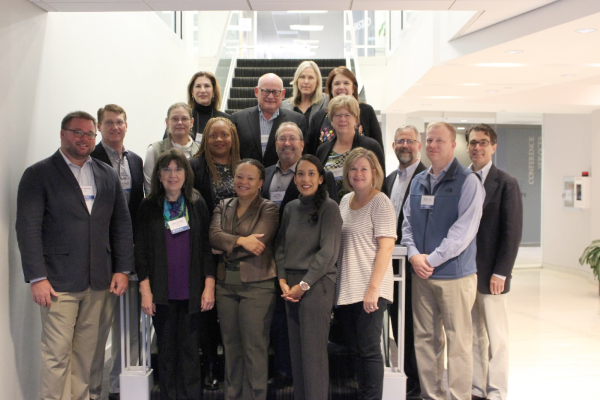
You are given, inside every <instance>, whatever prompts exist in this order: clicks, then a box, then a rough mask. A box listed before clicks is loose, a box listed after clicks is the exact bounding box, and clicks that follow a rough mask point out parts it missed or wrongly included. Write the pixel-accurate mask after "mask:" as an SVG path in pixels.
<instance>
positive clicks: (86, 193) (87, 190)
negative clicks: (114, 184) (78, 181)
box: [81, 186, 94, 201]
mask: <svg viewBox="0 0 600 400" xmlns="http://www.w3.org/2000/svg"><path fill="white" fill-rule="evenodd" d="M81 193H83V198H84V199H85V201H91V200H94V188H93V187H91V186H81Z"/></svg>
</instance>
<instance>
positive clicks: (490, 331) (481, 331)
mask: <svg viewBox="0 0 600 400" xmlns="http://www.w3.org/2000/svg"><path fill="white" fill-rule="evenodd" d="M471 315H472V317H473V394H474V395H475V396H479V397H485V398H487V399H491V400H505V399H506V396H507V394H508V314H507V312H506V295H505V294H499V295H493V294H481V293H479V292H478V293H477V299H476V300H475V305H474V306H473V311H472V312H471Z"/></svg>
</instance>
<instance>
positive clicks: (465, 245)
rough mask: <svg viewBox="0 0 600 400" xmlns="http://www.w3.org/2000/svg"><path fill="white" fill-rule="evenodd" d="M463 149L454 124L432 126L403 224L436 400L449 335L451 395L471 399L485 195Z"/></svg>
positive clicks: (420, 343) (426, 379)
mask: <svg viewBox="0 0 600 400" xmlns="http://www.w3.org/2000/svg"><path fill="white" fill-rule="evenodd" d="M455 148H456V130H455V129H454V127H453V126H452V125H450V124H447V123H445V122H434V123H431V124H429V125H428V126H427V142H426V146H425V150H426V154H427V157H428V158H429V160H430V161H431V167H430V168H429V169H428V170H426V171H423V172H421V173H420V174H419V175H417V176H416V177H415V178H414V180H413V182H412V184H411V187H410V196H409V199H408V201H407V202H406V204H405V205H404V222H403V224H402V244H403V245H405V246H406V247H407V250H408V260H409V261H410V264H411V266H412V271H413V274H414V275H413V276H412V290H413V292H412V302H413V304H412V306H413V318H414V334H415V353H416V355H417V364H418V366H419V380H420V383H421V396H422V397H424V398H426V399H433V400H443V399H446V390H445V388H444V386H443V377H444V345H445V339H444V332H445V333H446V338H447V339H448V386H449V387H450V397H451V398H452V399H457V400H458V399H460V400H469V399H470V398H471V376H472V371H473V355H472V350H473V344H472V343H473V338H472V336H473V330H472V325H471V309H472V308H473V303H474V302H475V292H476V286H477V276H476V275H475V273H476V272H477V265H476V263H475V253H476V251H477V248H476V244H475V236H476V234H477V229H478V228H479V220H480V219H481V208H482V204H483V199H484V190H483V185H482V184H481V181H480V180H479V177H478V176H477V175H476V174H474V173H473V171H471V170H469V169H468V168H466V167H464V166H462V165H461V164H459V162H458V160H457V159H456V158H455V157H454V149H455ZM442 328H443V329H442Z"/></svg>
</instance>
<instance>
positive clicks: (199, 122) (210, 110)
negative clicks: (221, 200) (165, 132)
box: [187, 71, 231, 211]
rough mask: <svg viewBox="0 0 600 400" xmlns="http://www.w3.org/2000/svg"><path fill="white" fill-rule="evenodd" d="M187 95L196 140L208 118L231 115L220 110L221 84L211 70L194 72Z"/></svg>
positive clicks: (198, 139)
mask: <svg viewBox="0 0 600 400" xmlns="http://www.w3.org/2000/svg"><path fill="white" fill-rule="evenodd" d="M187 95H188V105H189V106H190V107H191V108H192V110H194V127H193V128H192V136H193V138H194V140H196V142H200V141H201V140H202V137H201V136H202V132H204V128H205V127H206V124H207V123H208V120H209V119H211V118H213V117H223V118H227V119H231V115H229V114H227V113H224V112H222V111H220V108H221V86H220V85H219V81H218V80H217V77H216V76H215V74H213V73H212V72H208V71H200V72H196V73H195V74H194V76H192V79H190V83H188V86H187ZM211 211H212V210H211Z"/></svg>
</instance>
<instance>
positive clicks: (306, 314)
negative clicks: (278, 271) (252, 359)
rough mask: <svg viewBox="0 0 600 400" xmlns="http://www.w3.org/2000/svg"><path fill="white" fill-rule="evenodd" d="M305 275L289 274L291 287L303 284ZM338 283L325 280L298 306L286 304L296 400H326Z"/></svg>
mask: <svg viewBox="0 0 600 400" xmlns="http://www.w3.org/2000/svg"><path fill="white" fill-rule="evenodd" d="M303 277H304V273H301V274H291V273H288V285H289V286H290V287H292V286H294V285H297V284H298V283H300V281H301V280H302V278H303ZM334 298H335V283H333V282H332V281H331V279H329V278H328V277H326V276H324V277H322V278H321V279H320V280H318V281H317V282H315V284H313V285H312V286H311V288H310V289H309V290H308V291H307V292H306V293H304V295H303V296H302V299H301V300H300V302H298V303H291V302H286V304H285V305H286V307H287V321H288V332H289V343H290V353H291V358H292V374H293V377H294V400H305V399H306V400H327V397H328V395H329V359H328V356H327V338H328V337H329V324H330V321H331V309H332V307H333V300H334Z"/></svg>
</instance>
